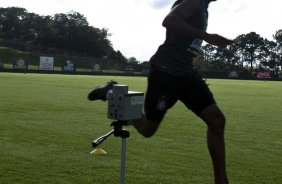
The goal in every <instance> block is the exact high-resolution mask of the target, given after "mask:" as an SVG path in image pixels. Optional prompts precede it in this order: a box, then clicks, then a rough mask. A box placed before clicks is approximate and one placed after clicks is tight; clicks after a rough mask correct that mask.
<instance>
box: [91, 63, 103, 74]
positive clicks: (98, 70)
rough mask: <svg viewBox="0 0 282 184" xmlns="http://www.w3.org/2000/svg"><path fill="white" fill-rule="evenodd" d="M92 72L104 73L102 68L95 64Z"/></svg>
mask: <svg viewBox="0 0 282 184" xmlns="http://www.w3.org/2000/svg"><path fill="white" fill-rule="evenodd" d="M91 72H102V66H101V65H100V64H93V65H92V66H91Z"/></svg>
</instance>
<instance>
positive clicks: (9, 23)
mask: <svg viewBox="0 0 282 184" xmlns="http://www.w3.org/2000/svg"><path fill="white" fill-rule="evenodd" d="M109 36H110V33H109V32H108V30H107V29H105V28H102V29H99V28H95V27H93V26H90V25H89V23H88V22H87V19H86V17H84V15H82V14H80V13H78V12H75V11H70V12H68V13H66V14H63V13H58V14H55V15H53V16H49V15H48V16H41V15H38V14H35V13H29V12H28V11H27V10H26V9H24V8H19V7H8V8H0V39H2V42H1V43H2V45H3V43H5V44H6V45H9V46H13V45H17V46H19V45H23V46H22V49H25V48H26V47H27V45H30V47H28V49H30V51H31V52H32V51H33V50H38V48H40V49H41V50H44V51H46V50H47V51H49V52H50V51H52V50H53V51H54V50H55V51H57V52H59V51H62V52H63V53H65V54H74V55H80V56H90V57H97V58H110V59H116V60H118V61H120V62H126V61H127V59H126V58H125V57H124V56H123V54H122V53H121V52H120V51H118V50H117V51H115V50H114V49H113V47H112V44H111V41H110V40H109ZM17 43H22V44H17Z"/></svg>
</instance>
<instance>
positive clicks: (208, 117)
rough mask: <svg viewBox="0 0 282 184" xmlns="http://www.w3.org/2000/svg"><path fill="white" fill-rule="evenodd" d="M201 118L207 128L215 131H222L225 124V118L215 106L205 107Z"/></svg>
mask: <svg viewBox="0 0 282 184" xmlns="http://www.w3.org/2000/svg"><path fill="white" fill-rule="evenodd" d="M201 118H202V119H203V120H204V121H205V123H206V124H207V125H208V127H209V128H211V129H212V130H215V131H217V132H220V133H221V132H223V131H224V128H225V125H226V118H225V116H224V114H223V113H222V112H221V110H220V109H219V108H218V107H217V106H211V107H210V108H207V109H206V110H205V111H204V112H203V113H202V114H201Z"/></svg>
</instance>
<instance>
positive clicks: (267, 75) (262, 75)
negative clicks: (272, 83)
mask: <svg viewBox="0 0 282 184" xmlns="http://www.w3.org/2000/svg"><path fill="white" fill-rule="evenodd" d="M257 78H260V79H270V78H271V72H258V74H257Z"/></svg>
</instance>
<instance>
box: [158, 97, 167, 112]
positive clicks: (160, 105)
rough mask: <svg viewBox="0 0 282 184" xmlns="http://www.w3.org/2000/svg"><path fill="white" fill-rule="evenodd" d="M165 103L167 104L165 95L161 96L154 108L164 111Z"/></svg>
mask: <svg viewBox="0 0 282 184" xmlns="http://www.w3.org/2000/svg"><path fill="white" fill-rule="evenodd" d="M166 104H167V98H166V97H165V96H162V97H160V98H159V101H158V104H157V106H156V108H157V109H158V110H159V111H164V110H165V109H166Z"/></svg>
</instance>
